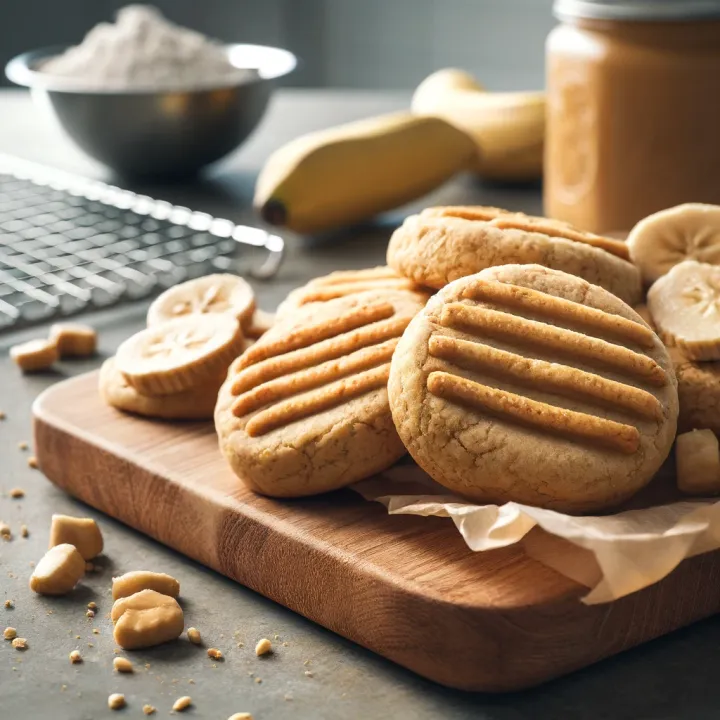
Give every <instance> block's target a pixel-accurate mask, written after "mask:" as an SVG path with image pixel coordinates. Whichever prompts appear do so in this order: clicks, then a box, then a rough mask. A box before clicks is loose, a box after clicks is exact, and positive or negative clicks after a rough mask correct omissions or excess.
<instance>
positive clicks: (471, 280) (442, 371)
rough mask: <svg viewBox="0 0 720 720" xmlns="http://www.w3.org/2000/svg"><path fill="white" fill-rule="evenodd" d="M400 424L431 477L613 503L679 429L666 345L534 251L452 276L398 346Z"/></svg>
mask: <svg viewBox="0 0 720 720" xmlns="http://www.w3.org/2000/svg"><path fill="white" fill-rule="evenodd" d="M388 391H389V397H390V407H391V410H392V414H393V418H394V420H395V425H396V427H397V429H398V432H399V434H400V437H401V438H402V440H403V442H404V443H405V445H406V447H407V448H408V450H409V451H410V454H411V455H412V456H413V458H414V459H415V460H416V462H417V463H418V464H419V465H420V466H421V467H422V468H423V469H424V470H425V471H426V472H428V473H429V474H430V475H431V476H432V477H433V478H434V479H435V480H436V481H437V482H439V483H441V484H442V485H445V486H446V487H448V488H450V489H451V490H453V491H455V492H457V493H459V494H461V495H464V496H466V497H468V498H470V499H472V500H475V501H478V502H483V503H486V502H497V503H502V502H506V501H517V502H522V503H527V504H530V505H537V506H541V507H546V508H552V509H556V510H560V511H563V512H588V511H593V510H600V509H603V508H607V507H612V506H614V505H616V504H618V503H620V502H622V501H623V500H625V499H627V498H628V497H630V496H631V495H633V494H634V493H635V492H637V491H638V490H639V489H640V488H641V487H643V486H644V485H645V484H647V483H648V482H649V480H650V479H651V478H652V476H653V474H654V473H655V471H656V470H657V469H658V468H659V467H660V465H661V464H662V462H663V460H664V459H665V457H666V456H667V454H668V452H669V451H670V448H671V446H672V442H673V439H674V437H675V426H676V420H677V412H678V399H677V390H676V384H675V375H674V372H673V369H672V364H671V362H670V358H669V357H668V354H667V351H666V349H665V347H664V346H663V344H662V343H661V341H660V339H659V338H658V337H657V335H655V333H654V332H653V331H652V330H651V329H650V328H649V327H648V326H647V324H645V323H644V322H643V321H642V319H641V318H640V317H639V315H637V314H636V313H635V312H634V311H633V310H632V309H631V308H630V307H628V306H627V305H626V304H625V303H623V302H622V301H621V300H619V299H618V298H617V297H615V296H613V295H611V294H610V293H609V292H607V291H606V290H604V289H602V288H600V287H597V286H593V285H590V284H589V283H587V282H585V281H584V280H582V279H580V278H577V277H575V276H573V275H569V274H567V273H563V272H560V271H557V270H551V269H548V268H544V267H540V266H538V265H530V266H528V265H507V266H503V267H497V268H490V269H488V270H484V271H483V272H481V273H478V274H476V275H472V276H469V277H466V278H462V279H460V280H456V281H455V282H453V283H451V284H450V285H448V286H447V287H445V288H444V289H443V290H441V291H440V292H439V293H438V294H437V295H435V296H434V297H433V298H431V299H430V301H429V302H428V304H427V306H426V307H425V309H424V310H423V311H422V312H421V313H419V314H418V315H417V316H416V318H415V319H414V320H413V321H412V322H411V323H410V325H409V326H408V328H407V330H406V331H405V333H404V334H403V337H402V339H401V341H400V343H399V345H398V348H397V350H396V352H395V355H394V357H393V360H392V367H391V372H390V380H389V384H388Z"/></svg>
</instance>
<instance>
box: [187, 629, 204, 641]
mask: <svg viewBox="0 0 720 720" xmlns="http://www.w3.org/2000/svg"><path fill="white" fill-rule="evenodd" d="M187 636H188V640H189V641H190V642H191V643H193V645H201V644H202V637H201V635H200V631H199V630H198V629H197V628H194V627H191V628H188V631H187Z"/></svg>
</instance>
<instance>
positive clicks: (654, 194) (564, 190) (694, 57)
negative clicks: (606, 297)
mask: <svg viewBox="0 0 720 720" xmlns="http://www.w3.org/2000/svg"><path fill="white" fill-rule="evenodd" d="M554 12H555V15H556V17H558V19H559V20H560V25H559V26H558V27H556V28H555V29H554V30H553V31H552V32H551V33H550V35H549V37H548V40H547V46H546V48H547V102H548V110H547V137H546V144H545V179H544V203H545V213H546V214H547V215H548V216H550V217H554V218H557V219H560V220H566V221H568V222H570V223H572V224H574V225H577V226H578V227H580V228H582V229H584V230H590V231H593V232H604V233H607V232H626V231H628V230H630V228H632V226H633V225H634V224H635V223H636V222H637V221H638V220H640V219H642V218H643V217H645V216H647V215H650V214H651V213H653V212H656V211H657V210H661V209H663V208H666V207H671V206H673V205H677V204H679V203H683V202H705V203H716V204H720V1H718V0H634V1H632V0H630V1H625V0H585V1H580V0H556V1H555V5H554Z"/></svg>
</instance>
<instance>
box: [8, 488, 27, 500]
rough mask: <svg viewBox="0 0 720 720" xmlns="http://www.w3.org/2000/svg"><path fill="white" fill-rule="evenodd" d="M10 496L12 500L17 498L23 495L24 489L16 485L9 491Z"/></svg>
mask: <svg viewBox="0 0 720 720" xmlns="http://www.w3.org/2000/svg"><path fill="white" fill-rule="evenodd" d="M10 497H11V498H12V499H13V500H19V499H20V498H24V497H25V491H24V490H23V489H22V488H19V487H16V488H13V489H12V490H11V491H10Z"/></svg>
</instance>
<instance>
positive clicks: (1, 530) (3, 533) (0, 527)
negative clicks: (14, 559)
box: [0, 520, 12, 541]
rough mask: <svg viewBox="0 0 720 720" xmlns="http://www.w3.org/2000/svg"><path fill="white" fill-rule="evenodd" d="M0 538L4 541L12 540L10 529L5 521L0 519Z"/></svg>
mask: <svg viewBox="0 0 720 720" xmlns="http://www.w3.org/2000/svg"><path fill="white" fill-rule="evenodd" d="M0 538H2V539H3V540H5V541H8V540H12V530H11V529H10V526H9V525H8V524H7V523H4V522H3V521H2V520H0Z"/></svg>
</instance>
